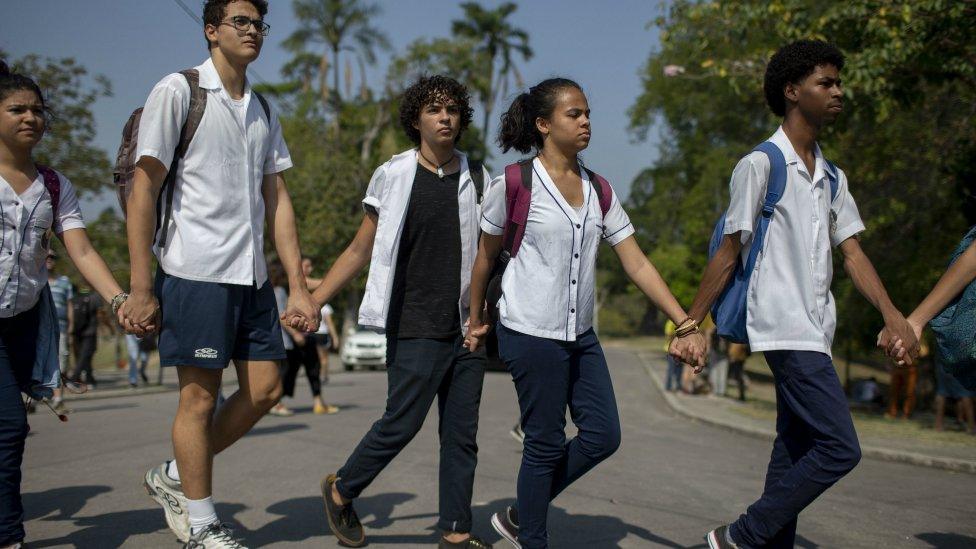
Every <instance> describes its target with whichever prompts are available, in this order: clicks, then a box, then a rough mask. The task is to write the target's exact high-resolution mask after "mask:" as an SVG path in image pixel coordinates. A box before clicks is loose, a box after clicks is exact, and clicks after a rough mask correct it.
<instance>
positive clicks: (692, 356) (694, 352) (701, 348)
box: [668, 332, 707, 374]
mask: <svg viewBox="0 0 976 549" xmlns="http://www.w3.org/2000/svg"><path fill="white" fill-rule="evenodd" d="M706 348H707V345H706V343H705V336H703V335H702V334H701V332H692V333H690V334H688V335H685V336H683V337H675V338H674V339H672V340H671V344H670V345H669V346H668V354H670V355H671V356H673V357H674V358H676V359H678V360H680V361H681V362H683V363H685V364H688V365H689V366H691V367H692V368H694V370H695V373H696V374H700V373H701V372H702V370H704V369H705V357H706V354H707V351H706Z"/></svg>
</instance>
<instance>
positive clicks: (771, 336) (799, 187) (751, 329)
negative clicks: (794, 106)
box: [725, 128, 864, 355]
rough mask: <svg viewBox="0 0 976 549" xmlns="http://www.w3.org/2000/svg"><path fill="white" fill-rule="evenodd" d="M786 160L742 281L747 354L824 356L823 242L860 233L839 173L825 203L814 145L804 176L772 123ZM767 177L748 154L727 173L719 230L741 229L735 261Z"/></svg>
mask: <svg viewBox="0 0 976 549" xmlns="http://www.w3.org/2000/svg"><path fill="white" fill-rule="evenodd" d="M769 140H770V141H772V142H773V143H774V144H776V146H777V147H779V148H780V150H781V151H782V152H783V157H784V158H785V159H786V174H787V175H786V189H785V190H784V191H783V197H782V198H781V199H780V201H779V203H777V204H776V209H775V211H774V213H773V217H772V219H771V220H770V223H769V228H768V230H767V232H766V238H765V241H764V242H763V250H762V252H761V253H760V255H759V256H758V260H757V262H756V271H755V272H753V275H752V277H751V279H750V280H749V289H748V297H747V304H746V311H747V312H746V330H747V332H748V334H749V345H750V346H751V347H752V350H753V351H772V350H795V351H819V352H822V353H826V354H827V355H830V354H831V352H830V348H831V344H832V342H833V339H834V329H835V328H836V326H837V313H836V310H835V305H834V298H833V295H831V293H830V282H831V279H832V278H833V258H832V255H831V245H833V246H838V245H840V243H841V242H843V241H844V240H847V239H848V238H850V237H852V236H854V235H856V234H857V233H859V232H861V231H863V230H864V223H862V222H861V217H860V215H859V214H858V212H857V205H856V204H855V203H854V198H853V197H852V196H851V193H850V191H849V190H848V186H847V176H846V175H845V174H844V172H843V171H841V170H840V169H838V170H837V196H836V198H834V200H833V202H831V198H830V182H829V181H828V179H827V170H828V169H829V168H828V167H827V165H826V163H825V161H824V158H823V154H822V153H821V152H820V147H819V146H817V148H816V151H815V154H816V170H815V171H814V173H813V175H812V176H811V175H810V173H809V172H808V170H807V168H806V165H805V164H804V163H803V162H802V161H801V160H800V158H799V157H798V156H797V154H796V151H794V149H793V145H792V144H791V143H790V140H789V138H788V137H786V134H785V133H784V132H783V129H782V128H780V129H779V130H778V131H777V132H776V133H775V134H773V136H772V137H771V138H770V139H769ZM768 178H769V157H768V156H766V155H765V154H764V153H762V152H752V153H750V154H748V155H747V156H746V157H744V158H743V159H742V160H740V161H739V163H738V165H737V166H736V167H735V170H734V171H733V172H732V181H731V204H730V206H729V211H728V215H727V216H726V220H725V234H733V233H736V232H738V231H742V242H743V248H742V261H743V263H744V262H745V258H746V256H747V255H748V253H749V247H750V246H751V243H752V232H753V227H754V226H755V222H756V217H757V216H758V215H759V212H760V211H761V210H762V205H763V202H764V200H765V197H766V186H767V185H766V184H767V181H768Z"/></svg>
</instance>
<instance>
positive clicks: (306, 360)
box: [281, 336, 322, 398]
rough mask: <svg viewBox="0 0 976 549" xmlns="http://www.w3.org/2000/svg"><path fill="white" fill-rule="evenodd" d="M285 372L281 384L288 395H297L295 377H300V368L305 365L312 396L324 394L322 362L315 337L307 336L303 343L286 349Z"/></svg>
mask: <svg viewBox="0 0 976 549" xmlns="http://www.w3.org/2000/svg"><path fill="white" fill-rule="evenodd" d="M285 356H286V361H285V372H284V374H283V375H282V376H281V377H282V380H281V385H282V389H283V390H284V394H285V396H287V397H290V398H294V397H295V378H296V377H298V370H299V369H301V368H302V366H304V367H305V376H306V377H308V384H309V386H311V388H312V396H313V397H317V396H319V395H321V394H322V380H320V379H319V371H320V370H321V369H322V363H321V362H319V351H318V348H317V345H316V343H315V338H314V337H312V336H307V337H306V339H305V343H304V344H303V345H297V344H296V345H295V348H294V349H288V350H286V351H285Z"/></svg>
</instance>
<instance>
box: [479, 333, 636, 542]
mask: <svg viewBox="0 0 976 549" xmlns="http://www.w3.org/2000/svg"><path fill="white" fill-rule="evenodd" d="M497 326H498V352H499V355H500V356H501V358H502V360H504V361H505V364H506V365H507V366H508V370H509V372H510V373H511V374H512V379H513V380H514V381H515V390H516V392H517V393H518V400H519V409H520V410H521V413H522V430H523V431H525V443H524V449H523V452H522V467H521V469H520V470H519V476H518V518H519V537H518V539H519V543H520V544H521V545H522V547H524V548H526V549H535V548H538V547H547V546H548V532H547V529H546V515H547V514H548V512H549V503H550V502H551V501H552V500H553V499H555V497H556V496H558V495H559V494H560V492H562V491H563V490H564V489H566V487H568V486H569V485H570V484H572V483H573V482H575V481H576V480H577V479H579V478H580V477H582V476H583V475H584V474H586V472H588V471H589V470H590V469H592V468H593V467H594V466H595V465H596V464H597V463H600V462H601V461H603V460H604V459H606V458H608V457H610V455H611V454H613V453H614V452H615V451H616V450H617V448H618V447H619V446H620V419H619V417H618V415H617V401H616V399H615V398H614V394H613V384H612V383H611V381H610V372H609V371H608V370H607V361H606V358H604V356H603V348H601V347H600V342H599V340H598V339H597V337H596V334H595V333H594V332H593V330H592V329H591V330H589V331H587V332H586V333H584V334H583V335H581V336H579V337H578V338H577V340H576V341H557V340H553V339H544V338H541V337H535V336H530V335H526V334H522V333H519V332H516V331H514V330H510V329H508V328H506V327H504V326H502V325H501V324H500V323H499V324H498V325H497ZM567 406H568V407H569V411H570V414H571V416H572V419H573V423H574V424H575V425H576V427H577V429H578V434H577V435H576V437H575V438H573V439H572V440H569V441H567V440H566V431H565V429H566V408H567Z"/></svg>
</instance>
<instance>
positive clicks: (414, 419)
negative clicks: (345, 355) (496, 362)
mask: <svg viewBox="0 0 976 549" xmlns="http://www.w3.org/2000/svg"><path fill="white" fill-rule="evenodd" d="M386 362H387V367H386V375H387V380H388V388H387V397H386V411H385V412H384V413H383V417H381V418H380V419H379V420H378V421H377V422H376V423H374V424H373V426H372V428H370V430H369V432H368V433H366V435H365V436H364V437H363V438H362V440H361V441H360V442H359V445H358V446H356V449H355V450H354V451H353V453H352V455H350V456H349V459H348V460H346V464H345V465H343V466H342V469H339V472H338V473H337V475H338V477H339V481H338V482H337V483H336V489H337V490H338V491H339V493H340V494H342V496H343V497H345V498H349V499H355V498H357V497H359V494H360V493H361V492H362V491H363V490H364V489H366V487H367V486H369V485H370V483H371V482H373V479H375V478H376V477H377V475H379V474H380V472H381V471H382V470H383V469H384V468H385V467H386V466H387V465H389V463H390V462H391V461H393V458H395V457H396V456H397V455H398V454H399V453H400V451H401V450H403V449H404V448H405V447H406V446H407V444H408V443H409V442H410V441H411V440H413V437H414V436H415V435H416V434H417V432H419V431H420V428H421V427H423V425H424V419H426V418H427V412H429V411H430V407H431V405H432V404H433V402H434V399H435V398H436V399H437V403H438V412H440V422H439V423H438V434H439V435H440V442H441V451H440V478H439V484H440V488H439V496H440V499H439V505H440V520H438V522H437V526H438V528H440V529H441V530H444V531H449V532H470V531H471V521H472V519H471V496H472V493H473V491H474V471H475V467H477V465H478V442H477V435H478V411H479V408H480V407H481V389H482V386H483V385H484V381H485V362H486V355H485V351H484V349H481V350H479V351H477V352H474V353H471V352H469V351H468V350H467V349H465V347H464V345H463V341H462V338H461V336H458V337H457V338H455V339H397V338H396V337H395V336H390V337H387V344H386Z"/></svg>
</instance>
